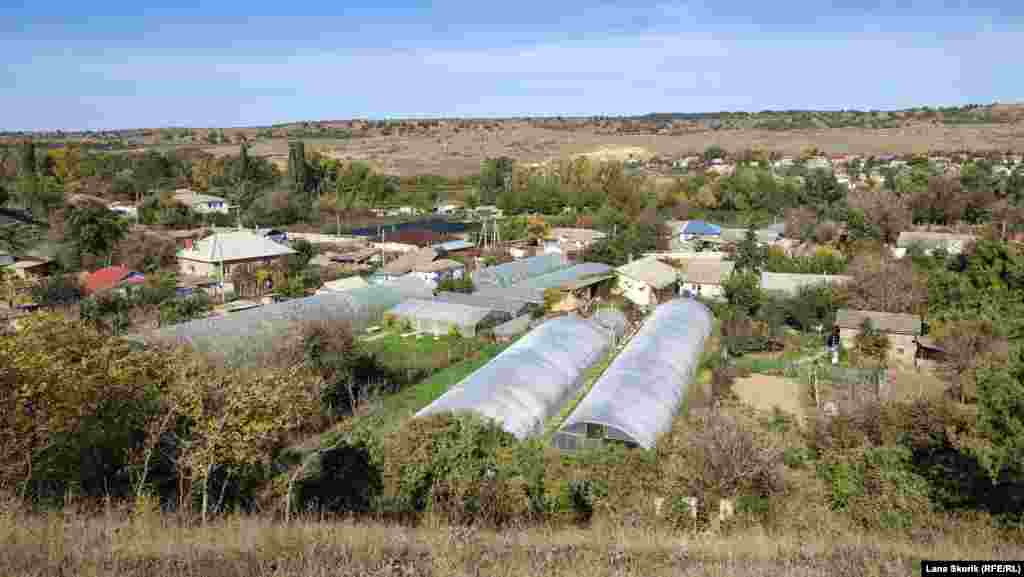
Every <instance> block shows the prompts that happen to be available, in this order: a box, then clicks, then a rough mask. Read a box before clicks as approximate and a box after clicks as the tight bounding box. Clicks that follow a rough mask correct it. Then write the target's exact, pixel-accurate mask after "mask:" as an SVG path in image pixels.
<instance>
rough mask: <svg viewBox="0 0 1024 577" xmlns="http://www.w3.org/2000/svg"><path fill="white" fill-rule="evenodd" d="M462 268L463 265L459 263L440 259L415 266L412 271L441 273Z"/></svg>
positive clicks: (448, 259)
mask: <svg viewBox="0 0 1024 577" xmlns="http://www.w3.org/2000/svg"><path fill="white" fill-rule="evenodd" d="M464 266H465V265H463V264H462V263H461V262H459V261H457V260H452V259H450V258H442V259H440V260H435V261H433V262H425V263H421V264H417V265H416V267H415V268H414V269H413V270H415V271H416V272H441V271H446V270H451V269H454V268H463V267H464Z"/></svg>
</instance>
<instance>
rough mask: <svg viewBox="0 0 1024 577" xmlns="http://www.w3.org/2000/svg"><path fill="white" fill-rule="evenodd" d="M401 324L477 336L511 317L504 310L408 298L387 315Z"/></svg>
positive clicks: (436, 331)
mask: <svg viewBox="0 0 1024 577" xmlns="http://www.w3.org/2000/svg"><path fill="white" fill-rule="evenodd" d="M386 317H390V318H393V319H396V320H399V321H407V322H409V323H410V324H411V325H412V327H413V328H414V329H415V330H417V331H419V332H424V333H428V334H432V335H437V336H441V335H446V334H448V333H449V332H450V331H451V330H452V329H453V328H454V329H456V330H457V331H459V334H461V335H462V336H464V337H474V336H476V335H478V334H480V333H482V332H485V331H487V330H489V329H492V328H494V327H495V326H497V325H499V324H501V323H503V322H505V321H508V320H510V319H511V318H512V315H510V314H508V313H507V312H504V311H498V310H494V309H487V308H482V307H474V306H470V305H464V304H458V303H449V302H441V301H433V300H425V299H409V300H406V301H403V302H402V303H400V304H398V305H395V306H394V307H392V308H391V309H389V310H388V311H387V313H386Z"/></svg>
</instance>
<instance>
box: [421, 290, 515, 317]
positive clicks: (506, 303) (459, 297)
mask: <svg viewBox="0 0 1024 577" xmlns="http://www.w3.org/2000/svg"><path fill="white" fill-rule="evenodd" d="M434 300H436V301H440V302H446V303H458V304H463V305H469V306H474V307H483V308H485V309H493V310H497V311H505V312H507V313H508V314H510V315H512V316H513V317H517V316H519V315H521V314H523V313H524V312H526V309H527V308H528V307H529V303H526V302H523V301H521V300H511V299H503V298H501V297H498V296H488V295H486V294H481V293H473V294H466V293H456V292H442V293H438V294H437V296H435V297H434Z"/></svg>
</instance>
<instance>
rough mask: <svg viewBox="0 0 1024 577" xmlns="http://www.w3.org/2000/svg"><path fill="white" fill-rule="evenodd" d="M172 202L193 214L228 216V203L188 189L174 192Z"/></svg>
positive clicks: (219, 198)
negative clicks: (186, 208) (177, 203)
mask: <svg viewBox="0 0 1024 577" xmlns="http://www.w3.org/2000/svg"><path fill="white" fill-rule="evenodd" d="M174 200H175V201H177V202H179V203H181V204H183V205H185V206H186V207H188V208H189V209H190V210H192V211H193V212H196V213H199V214H211V213H219V214H228V212H229V208H230V207H229V206H228V201H227V200H226V199H224V198H221V197H219V196H212V195H209V194H201V193H198V192H195V191H193V190H190V189H188V188H179V189H178V190H175V191H174Z"/></svg>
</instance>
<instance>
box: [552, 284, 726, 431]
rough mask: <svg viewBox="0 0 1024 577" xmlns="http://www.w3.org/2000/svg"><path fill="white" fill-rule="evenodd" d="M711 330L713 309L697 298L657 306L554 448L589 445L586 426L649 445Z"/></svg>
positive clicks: (679, 397)
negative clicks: (596, 426)
mask: <svg viewBox="0 0 1024 577" xmlns="http://www.w3.org/2000/svg"><path fill="white" fill-rule="evenodd" d="M711 326H712V315H711V311H710V310H708V308H707V307H706V306H704V305H702V304H700V303H699V302H697V301H695V300H690V299H677V300H673V301H670V302H668V303H665V304H663V305H661V306H659V307H657V308H656V309H655V310H654V312H653V313H652V314H651V317H650V318H649V319H648V320H647V322H646V323H644V325H643V326H642V327H641V328H640V330H639V331H638V332H637V334H636V336H634V337H633V339H632V340H630V341H629V344H627V345H626V347H625V348H624V349H623V350H622V352H621V353H619V356H618V357H616V358H615V360H614V361H612V364H611V365H610V366H609V367H608V369H607V370H605V372H604V374H603V375H601V378H600V379H598V380H597V382H596V383H594V386H593V387H592V388H591V390H590V393H589V394H588V395H587V396H586V397H585V398H584V399H583V400H582V401H581V402H580V404H579V406H578V407H576V410H575V411H573V412H572V414H571V415H569V418H568V419H566V421H565V423H564V424H563V426H562V428H561V429H560V430H559V432H558V433H557V434H556V435H555V439H554V444H555V446H556V447H559V448H565V449H572V448H575V447H576V446H577V445H578V444H584V445H586V444H590V443H587V442H586V441H590V440H591V439H587V438H586V433H587V429H588V425H599V426H602V427H604V430H605V433H604V437H605V438H608V439H613V440H619V441H624V442H626V443H635V444H637V445H639V446H641V447H644V448H647V449H649V448H651V447H653V446H654V443H655V440H656V439H657V438H658V435H660V434H662V433H664V432H665V431H667V430H668V428H669V427H671V425H672V418H673V417H674V416H675V414H676V411H677V410H678V409H679V406H680V405H681V404H682V402H683V400H684V398H685V394H686V388H687V386H688V385H689V383H690V379H691V378H692V376H693V373H694V372H695V371H696V369H697V366H698V364H699V363H700V357H701V353H702V351H703V350H704V341H705V339H706V338H707V337H708V336H709V335H710V334H711Z"/></svg>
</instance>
